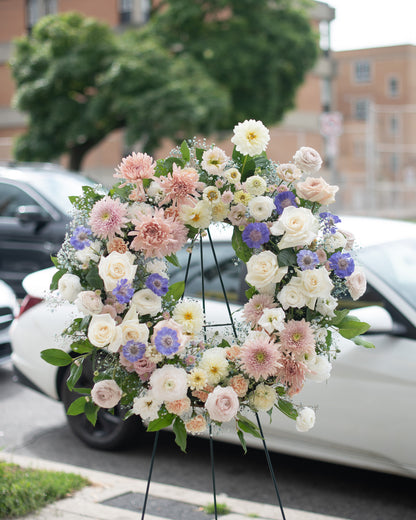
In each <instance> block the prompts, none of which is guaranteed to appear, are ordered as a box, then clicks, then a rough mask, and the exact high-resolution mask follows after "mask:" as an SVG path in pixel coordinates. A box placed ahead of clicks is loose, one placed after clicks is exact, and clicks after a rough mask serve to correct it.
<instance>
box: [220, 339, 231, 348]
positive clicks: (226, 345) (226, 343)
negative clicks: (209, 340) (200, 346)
mask: <svg viewBox="0 0 416 520" xmlns="http://www.w3.org/2000/svg"><path fill="white" fill-rule="evenodd" d="M229 346H230V344H229V343H228V341H227V340H226V339H223V340H222V341H221V343H220V344H219V345H217V347H219V348H227V347H229Z"/></svg>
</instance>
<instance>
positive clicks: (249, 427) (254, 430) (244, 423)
mask: <svg viewBox="0 0 416 520" xmlns="http://www.w3.org/2000/svg"><path fill="white" fill-rule="evenodd" d="M239 417H240V418H239V419H237V426H238V427H239V428H240V430H242V431H243V432H246V433H249V434H250V435H253V437H257V438H258V439H262V438H263V437H262V436H261V433H260V431H259V428H258V426H256V425H255V424H254V423H253V422H251V421H249V420H248V419H246V418H243V417H242V416H239Z"/></svg>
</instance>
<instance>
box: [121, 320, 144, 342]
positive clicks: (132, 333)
mask: <svg viewBox="0 0 416 520" xmlns="http://www.w3.org/2000/svg"><path fill="white" fill-rule="evenodd" d="M120 328H121V333H122V335H123V340H122V341H123V344H124V343H127V342H128V341H131V340H133V341H135V342H137V343H144V344H146V343H147V340H148V339H149V329H148V328H147V325H145V324H144V323H139V320H134V319H132V320H126V319H124V320H123V321H122V322H121V324H120Z"/></svg>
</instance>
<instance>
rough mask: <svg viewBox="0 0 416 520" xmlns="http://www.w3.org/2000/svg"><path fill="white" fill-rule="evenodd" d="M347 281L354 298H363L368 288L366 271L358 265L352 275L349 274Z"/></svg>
mask: <svg viewBox="0 0 416 520" xmlns="http://www.w3.org/2000/svg"><path fill="white" fill-rule="evenodd" d="M345 281H346V284H347V287H348V291H349V293H350V294H351V298H352V299H353V300H358V298H361V296H362V295H363V294H364V293H365V291H366V289H367V280H366V277H365V274H364V271H363V270H362V269H360V268H359V267H356V268H355V271H354V272H353V273H352V274H351V275H350V276H347V277H346V279H345Z"/></svg>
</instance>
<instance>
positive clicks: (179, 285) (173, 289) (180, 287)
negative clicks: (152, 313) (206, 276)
mask: <svg viewBox="0 0 416 520" xmlns="http://www.w3.org/2000/svg"><path fill="white" fill-rule="evenodd" d="M184 291H185V282H184V281H183V280H182V281H181V282H176V283H173V284H172V285H171V286H170V287H169V290H168V292H167V293H166V296H165V298H173V299H174V300H176V301H177V300H179V298H181V297H182V295H183V293H184Z"/></svg>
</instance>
